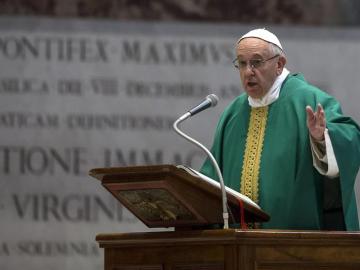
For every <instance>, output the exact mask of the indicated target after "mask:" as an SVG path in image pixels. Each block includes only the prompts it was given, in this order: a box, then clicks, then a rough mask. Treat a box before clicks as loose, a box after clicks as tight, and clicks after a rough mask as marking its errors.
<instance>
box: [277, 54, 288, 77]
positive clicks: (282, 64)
mask: <svg viewBox="0 0 360 270" xmlns="http://www.w3.org/2000/svg"><path fill="white" fill-rule="evenodd" d="M285 64H286V58H285V57H284V56H281V55H280V56H279V60H278V61H277V70H276V74H277V75H280V74H281V73H282V71H283V69H284V67H285Z"/></svg>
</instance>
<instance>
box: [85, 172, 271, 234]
mask: <svg viewBox="0 0 360 270" xmlns="http://www.w3.org/2000/svg"><path fill="white" fill-rule="evenodd" d="M90 175H91V176H93V177H95V178H97V179H99V180H100V181H101V183H102V185H103V186H104V187H105V188H106V189H107V190H108V191H109V192H111V194H113V195H114V196H115V198H116V199H118V200H119V201H120V203H122V204H123V205H124V206H125V207H126V208H127V209H129V211H130V212H132V213H133V214H134V215H135V216H136V217H137V218H139V219H140V220H141V221H142V222H143V223H144V224H146V225H147V226H148V227H150V228H154V227H162V228H164V227H175V229H180V228H182V229H184V228H195V227H198V228H199V227H204V226H205V227H206V226H210V225H214V224H221V223H223V220H222V204H221V190H220V188H218V187H216V186H214V185H211V184H209V182H207V181H204V180H203V179H202V178H200V177H198V176H197V175H196V174H195V173H192V171H191V170H190V169H187V168H186V167H183V166H182V167H177V166H174V165H155V166H135V167H123V168H100V169H93V170H91V171H90ZM239 195H241V194H239ZM227 198H228V205H229V210H230V211H229V212H230V223H240V218H241V216H240V215H241V209H240V204H241V205H242V207H243V210H244V211H243V213H244V219H245V222H265V221H267V220H269V216H268V215H267V214H266V213H265V212H263V211H262V210H261V209H260V208H259V207H257V206H256V204H255V203H251V201H250V199H248V198H246V197H245V196H244V197H243V199H242V197H237V196H235V195H234V194H232V193H230V192H227ZM244 199H246V200H244Z"/></svg>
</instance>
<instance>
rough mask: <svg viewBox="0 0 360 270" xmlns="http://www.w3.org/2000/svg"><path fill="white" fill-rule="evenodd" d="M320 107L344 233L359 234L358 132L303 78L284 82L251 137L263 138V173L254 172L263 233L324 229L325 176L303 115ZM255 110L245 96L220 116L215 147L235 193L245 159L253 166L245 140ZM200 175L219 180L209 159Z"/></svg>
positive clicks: (330, 99) (260, 157)
mask: <svg viewBox="0 0 360 270" xmlns="http://www.w3.org/2000/svg"><path fill="white" fill-rule="evenodd" d="M318 103H321V104H322V106H323V107H324V110H325V115H326V121H327V128H328V130H329V136H330V138H331V142H332V145H333V148H334V153H335V156H336V160H337V163H338V167H339V171H340V189H341V191H340V193H341V200H342V208H343V209H342V210H343V213H344V219H345V224H346V229H347V230H358V229H359V224H358V216H357V209H356V201H355V193H354V183H355V178H356V175H357V172H358V170H359V165H360V128H359V126H358V125H357V124H356V123H355V122H354V121H353V120H352V119H351V118H349V117H346V116H344V115H343V114H342V112H341V108H340V105H339V103H338V102H337V101H336V100H335V99H334V98H333V97H331V96H329V95H328V94H326V93H325V92H323V91H321V90H319V89H318V88H316V87H314V86H312V85H310V84H308V83H307V82H306V81H305V80H304V78H303V77H302V75H289V76H288V77H287V78H286V80H285V81H284V83H283V85H282V87H281V90H280V96H279V98H278V99H277V100H276V101H275V102H274V103H272V104H270V105H269V106H267V107H263V108H265V111H263V112H261V113H263V114H264V115H263V117H265V123H263V124H265V125H264V126H265V129H264V131H261V130H258V131H255V132H253V133H252V136H260V137H261V136H262V138H263V141H262V145H260V150H259V151H258V153H257V156H258V161H259V162H258V168H259V170H258V171H256V170H255V172H254V173H255V174H257V183H253V189H254V190H255V193H256V194H255V195H256V196H255V198H256V199H255V201H257V203H258V204H259V205H260V207H261V208H262V209H263V210H264V211H265V212H267V213H268V214H269V215H270V221H269V222H266V223H263V224H262V225H261V227H262V228H272V229H315V230H319V229H323V228H324V226H323V199H324V194H323V181H324V176H323V175H321V174H320V173H319V172H318V171H317V170H316V169H315V167H314V166H313V159H312V154H311V148H310V138H309V132H308V128H307V125H306V111H305V107H306V105H310V106H311V107H312V108H313V109H314V108H316V106H317V104H318ZM260 109H261V108H260ZM251 110H252V109H251V107H250V106H249V103H248V96H247V94H245V93H244V94H242V95H240V96H239V97H237V98H236V99H235V100H234V101H233V102H232V103H231V104H230V105H229V106H228V107H227V108H226V109H225V111H224V113H223V114H222V116H221V118H220V121H219V123H218V126H217V129H216V133H215V138H214V143H213V146H212V153H213V155H214V157H215V159H216V160H217V162H218V163H219V166H220V168H221V171H222V173H223V177H224V181H225V185H226V186H228V187H231V188H232V189H234V190H236V191H240V182H241V179H242V172H243V170H244V167H243V163H244V162H243V161H244V156H247V160H248V161H246V162H245V164H249V160H250V162H253V160H252V158H251V155H250V158H249V155H246V154H245V149H247V150H249V149H248V148H246V147H247V146H246V145H247V144H246V141H247V135H248V128H249V122H250V115H251ZM252 119H253V117H252ZM249 139H251V138H249ZM250 150H251V149H250ZM254 156H255V157H256V153H254ZM255 163H256V158H255ZM245 169H246V168H245ZM201 172H202V173H204V174H205V175H207V176H209V177H211V178H213V179H218V177H217V176H216V172H215V170H214V169H213V167H212V165H211V162H210V161H209V160H206V161H205V163H204V165H203V167H202V169H201ZM334 181H335V180H334ZM243 185H244V184H243ZM245 188H246V187H245ZM253 199H254V198H253Z"/></svg>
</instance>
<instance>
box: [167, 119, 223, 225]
mask: <svg viewBox="0 0 360 270" xmlns="http://www.w3.org/2000/svg"><path fill="white" fill-rule="evenodd" d="M190 116H191V113H190V112H187V113H185V114H184V115H182V116H181V117H179V118H178V119H177V120H176V121H175V122H174V124H173V128H174V129H175V131H176V132H177V133H178V134H179V135H181V136H182V137H184V138H185V139H186V140H188V141H189V142H191V143H193V144H195V145H196V146H198V147H200V148H201V149H202V150H203V151H205V153H206V154H207V155H208V157H209V158H210V160H211V162H212V164H213V166H214V168H215V170H216V173H217V175H218V177H219V180H220V186H221V198H222V206H223V219H224V229H229V213H228V211H227V198H226V191H225V185H224V179H223V176H222V173H221V171H220V168H219V165H218V164H217V162H216V160H215V158H214V156H213V155H212V154H211V152H210V151H209V150H208V149H207V148H206V147H205V146H203V145H202V144H201V143H199V142H198V141H196V140H195V139H193V138H191V137H189V136H188V135H186V134H185V133H183V132H182V131H181V130H180V129H179V128H178V124H180V123H181V122H183V121H185V120H186V119H188V118H189V117H190Z"/></svg>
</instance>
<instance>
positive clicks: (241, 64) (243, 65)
mask: <svg viewBox="0 0 360 270" xmlns="http://www.w3.org/2000/svg"><path fill="white" fill-rule="evenodd" d="M239 66H240V67H246V66H247V62H246V61H239Z"/></svg>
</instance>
